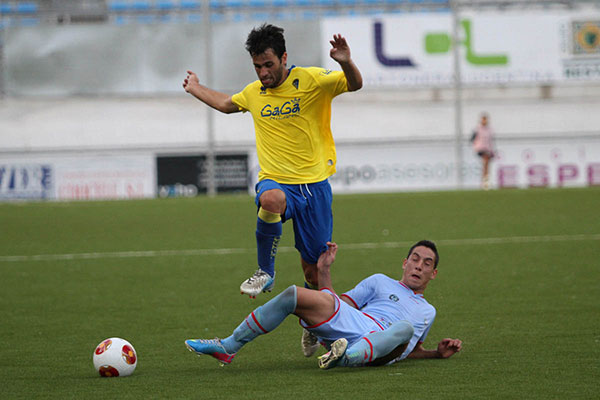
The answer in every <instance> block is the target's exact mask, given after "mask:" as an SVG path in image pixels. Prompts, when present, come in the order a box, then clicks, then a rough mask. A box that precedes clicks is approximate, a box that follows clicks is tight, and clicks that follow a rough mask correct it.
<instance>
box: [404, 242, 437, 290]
mask: <svg viewBox="0 0 600 400" xmlns="http://www.w3.org/2000/svg"><path fill="white" fill-rule="evenodd" d="M402 269H403V270H404V273H403V274H402V282H403V283H404V284H405V285H406V286H408V287H409V288H411V289H412V290H413V291H414V292H415V293H423V291H424V290H425V288H426V287H427V284H428V283H429V281H430V280H432V279H434V278H435V276H436V275H437V269H436V268H435V253H434V252H433V250H431V249H430V248H429V247H425V246H417V247H415V248H414V249H413V251H412V253H410V256H408V258H407V259H405V260H404V263H402Z"/></svg>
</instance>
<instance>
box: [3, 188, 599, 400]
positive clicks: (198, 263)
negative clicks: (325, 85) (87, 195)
mask: <svg viewBox="0 0 600 400" xmlns="http://www.w3.org/2000/svg"><path fill="white" fill-rule="evenodd" d="M255 211H256V210H255V207H254V204H253V201H252V198H251V197H249V196H246V195H239V196H218V197H216V198H208V197H198V198H194V199H166V200H158V199H157V200H140V201H112V202H76V203H4V204H0V397H1V398H3V399H18V398H22V399H32V398H57V399H66V398H76V399H101V398H102V399H105V398H114V399H117V398H118V399H129V398H131V399H150V398H154V399H167V398H168V399H174V398H189V399H286V398H298V399H372V398H388V397H390V398H402V399H468V398H471V399H484V398H499V399H566V398H569V399H585V398H589V399H591V398H597V396H598V391H599V390H600V188H586V189H548V190H537V189H530V190H502V191H490V192H480V191H465V192H427V193H398V194H379V195H336V196H335V197H334V220H335V222H334V240H335V241H336V242H337V243H338V244H339V246H340V250H339V252H338V258H337V260H336V263H335V264H334V266H333V270H332V276H333V284H334V287H335V288H336V289H337V291H338V292H342V291H345V290H347V289H349V288H351V287H352V286H353V285H354V284H355V283H356V282H358V281H359V280H360V279H362V278H364V277H366V276H368V275H370V274H372V273H375V272H383V273H385V274H388V275H390V276H393V277H398V278H399V277H400V274H401V262H402V260H403V258H404V257H405V256H406V251H407V249H408V247H409V244H411V243H413V242H415V241H417V240H419V239H423V238H429V239H431V240H434V241H436V242H437V243H438V247H439V250H440V256H441V261H440V265H439V274H438V276H437V279H435V280H434V281H432V282H431V283H430V285H429V287H428V290H427V292H426V294H425V295H426V298H427V299H428V300H429V302H430V303H432V304H433V305H434V306H435V307H436V308H437V311H438V314H437V318H436V321H435V323H434V325H433V327H432V329H431V332H430V334H429V337H428V339H427V342H426V343H425V347H427V348H431V347H433V346H435V344H436V343H437V342H438V341H439V340H440V339H442V338H444V337H456V338H460V339H462V340H463V351H462V352H461V353H459V354H458V355H456V356H454V357H452V358H450V359H448V360H405V361H403V362H401V363H397V364H395V365H393V366H388V367H380V368H354V369H344V368H338V369H333V370H328V371H321V370H319V369H318V367H317V362H316V359H315V358H310V359H307V358H304V357H303V356H302V354H301V351H300V336H301V330H300V328H299V326H298V320H297V318H296V317H293V316H292V317H290V318H288V319H287V320H286V321H285V322H284V323H283V324H282V325H281V327H280V328H279V329H278V330H276V331H275V332H272V333H270V334H268V335H264V336H261V337H259V338H258V339H257V340H255V341H254V342H252V343H250V344H249V345H247V346H246V347H244V348H243V349H242V350H241V351H240V352H239V353H238V355H237V357H236V359H235V360H234V362H233V363H232V364H231V365H229V366H226V367H220V366H219V364H218V363H217V361H216V360H214V359H212V358H210V357H197V356H196V355H194V354H192V353H190V352H188V351H187V349H186V348H185V346H184V345H183V341H184V340H185V339H187V338H197V337H204V338H212V337H215V336H225V335H228V334H229V333H230V332H231V331H232V330H233V329H234V328H235V327H236V326H237V324H238V323H239V322H240V321H241V320H242V319H243V318H244V317H245V316H246V315H247V314H248V313H249V312H250V311H251V310H252V309H253V308H255V307H257V306H258V305H260V304H263V303H264V302H265V301H267V300H268V299H270V298H272V297H273V294H265V295H261V296H259V297H258V298H257V299H255V300H251V299H249V298H248V297H246V296H241V295H240V293H239V291H238V287H239V284H240V283H241V281H242V280H244V279H245V278H247V277H248V276H249V274H251V273H252V272H253V270H254V269H255V263H256V262H255V259H256V251H255V243H254V230H255V220H256V216H255ZM277 271H278V275H277V281H276V286H275V292H279V291H280V290H282V289H284V288H285V287H287V286H288V285H291V284H299V285H301V284H302V274H301V268H300V265H299V256H298V254H297V253H296V251H295V250H294V249H293V231H292V226H291V222H289V223H286V224H285V225H284V236H283V238H282V243H281V248H280V252H279V254H278V256H277ZM111 336H119V337H123V338H125V339H127V340H129V341H130V342H131V343H132V344H133V345H134V346H135V348H136V350H137V352H138V357H139V362H138V366H137V370H136V371H135V373H134V374H133V375H132V376H130V377H128V378H118V379H115V378H112V379H105V378H100V377H99V376H98V375H97V373H96V372H95V370H94V369H93V365H92V352H93V350H94V348H95V346H96V345H97V344H98V343H99V342H100V341H102V340H103V339H105V338H107V337H111Z"/></svg>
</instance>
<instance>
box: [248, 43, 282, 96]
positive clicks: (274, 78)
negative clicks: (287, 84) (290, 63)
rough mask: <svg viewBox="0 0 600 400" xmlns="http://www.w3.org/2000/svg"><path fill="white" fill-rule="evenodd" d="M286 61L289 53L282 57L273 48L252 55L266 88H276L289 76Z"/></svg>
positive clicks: (259, 76) (256, 69) (258, 74)
mask: <svg viewBox="0 0 600 400" xmlns="http://www.w3.org/2000/svg"><path fill="white" fill-rule="evenodd" d="M286 62H287V53H283V56H281V59H280V58H279V57H277V55H275V53H274V52H273V49H267V50H265V52H264V53H261V54H258V55H255V56H252V63H253V64H254V70H255V71H256V75H257V76H258V79H259V80H260V83H262V85H263V86H264V87H266V88H276V87H277V86H279V85H281V84H282V83H283V81H284V80H285V78H286V77H287V69H286Z"/></svg>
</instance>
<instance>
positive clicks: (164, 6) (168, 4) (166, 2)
mask: <svg viewBox="0 0 600 400" xmlns="http://www.w3.org/2000/svg"><path fill="white" fill-rule="evenodd" d="M155 7H156V8H157V9H159V10H161V11H171V10H174V9H175V3H174V2H173V1H172V0H158V1H157V2H156V4H155Z"/></svg>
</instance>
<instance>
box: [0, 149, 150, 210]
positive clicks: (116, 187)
mask: <svg viewBox="0 0 600 400" xmlns="http://www.w3.org/2000/svg"><path fill="white" fill-rule="evenodd" d="M154 164H155V161H154V157H153V155H142V156H119V157H117V156H60V157H58V156H43V157H42V156H40V157H37V158H36V157H29V158H27V159H25V158H23V157H20V158H9V157H3V158H2V159H0V200H8V199H30V200H35V199H40V200H41V199H52V200H100V199H130V198H143V197H154V195H155V192H156V178H155V172H154V171H155V166H154Z"/></svg>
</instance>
